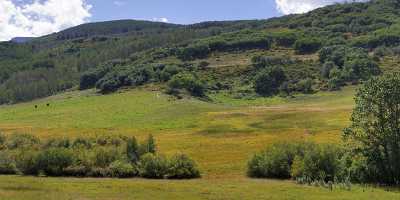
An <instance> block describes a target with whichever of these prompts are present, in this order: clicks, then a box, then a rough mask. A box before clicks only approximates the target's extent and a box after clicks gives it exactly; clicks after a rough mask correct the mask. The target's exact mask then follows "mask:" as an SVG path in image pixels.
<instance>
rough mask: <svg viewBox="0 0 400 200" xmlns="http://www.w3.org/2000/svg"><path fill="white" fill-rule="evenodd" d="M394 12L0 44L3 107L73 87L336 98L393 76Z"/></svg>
mask: <svg viewBox="0 0 400 200" xmlns="http://www.w3.org/2000/svg"><path fill="white" fill-rule="evenodd" d="M399 5H400V4H399V3H398V2H397V1H395V0H374V1H370V2H367V3H347V4H336V5H332V6H327V7H324V8H320V9H317V10H314V11H312V12H309V13H306V14H301V15H289V16H284V17H280V18H273V19H269V20H250V21H227V22H204V23H199V24H194V25H175V24H166V23H159V22H146V21H134V20H120V21H111V22H102V23H91V24H84V25H80V26H77V27H74V28H70V29H67V30H65V31H62V32H60V33H55V34H52V35H49V36H44V37H42V38H37V39H34V40H32V41H30V42H27V43H23V44H15V43H10V42H5V43H0V58H1V60H0V103H14V102H18V101H29V100H31V99H34V98H38V97H43V96H49V95H52V94H54V93H57V92H60V91H64V90H67V89H71V88H74V87H75V86H78V85H79V86H80V88H81V89H87V88H92V87H97V88H98V89H99V91H100V92H103V93H107V92H113V91H115V90H117V89H119V88H121V87H135V86H140V85H145V84H148V83H155V84H157V85H160V86H161V88H164V89H165V90H164V91H166V92H167V93H169V94H174V95H177V96H182V95H185V94H191V95H196V96H200V97H203V98H207V95H209V94H213V93H221V92H224V93H225V92H228V93H230V94H233V95H235V96H236V97H240V98H252V97H254V96H258V95H262V96H271V95H276V94H280V95H291V94H293V93H298V92H302V93H309V92H314V91H318V90H335V89H339V88H340V87H341V86H343V85H346V84H349V83H353V84H354V83H358V82H362V81H364V80H367V79H369V78H370V77H371V76H375V75H379V74H381V73H382V72H385V71H387V70H390V71H395V70H397V67H396V63H397V61H398V60H399V59H398V57H397V55H399V53H400V51H399V49H400V48H398V46H399V45H400V34H399V33H400V24H399V23H398V21H399V19H400V13H399V9H398V8H399Z"/></svg>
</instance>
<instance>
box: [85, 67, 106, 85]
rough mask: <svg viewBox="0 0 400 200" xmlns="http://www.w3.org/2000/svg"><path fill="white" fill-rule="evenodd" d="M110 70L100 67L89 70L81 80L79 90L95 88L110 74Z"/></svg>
mask: <svg viewBox="0 0 400 200" xmlns="http://www.w3.org/2000/svg"><path fill="white" fill-rule="evenodd" d="M109 71H110V68H107V67H100V68H96V69H91V70H88V71H87V72H85V73H83V74H82V75H81V77H80V80H79V89H80V90H86V89H90V88H94V87H95V86H96V83H97V81H99V80H100V79H101V78H103V77H104V76H105V75H106V74H107V73H108V72H109Z"/></svg>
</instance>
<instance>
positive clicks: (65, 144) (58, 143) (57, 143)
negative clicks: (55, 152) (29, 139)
mask: <svg viewBox="0 0 400 200" xmlns="http://www.w3.org/2000/svg"><path fill="white" fill-rule="evenodd" d="M70 146H71V141H70V140H69V139H67V138H61V139H50V140H48V141H47V142H46V143H45V144H44V148H69V147H70Z"/></svg>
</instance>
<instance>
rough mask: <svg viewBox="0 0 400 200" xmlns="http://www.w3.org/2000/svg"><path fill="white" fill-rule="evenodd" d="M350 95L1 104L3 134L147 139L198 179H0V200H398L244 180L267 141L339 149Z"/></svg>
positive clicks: (370, 192) (145, 94) (74, 98)
mask: <svg viewBox="0 0 400 200" xmlns="http://www.w3.org/2000/svg"><path fill="white" fill-rule="evenodd" d="M354 89H355V88H352V87H350V88H346V89H344V90H343V91H340V92H331V93H325V92H321V93H317V94H314V95H301V96H297V97H296V98H293V99H284V98H273V99H270V98H258V99H254V100H240V99H233V98H231V97H229V96H228V95H224V94H219V95H214V96H212V99H213V100H214V101H213V102H202V101H198V100H195V99H186V100H175V99H172V98H170V97H168V96H166V95H163V94H161V93H159V92H156V91H155V92H149V91H146V90H132V91H126V92H122V93H119V94H112V95H106V96H99V95H95V94H94V93H93V91H85V92H71V93H66V94H63V95H59V96H55V97H51V98H47V99H43V100H40V101H36V102H32V103H25V104H19V105H13V106H3V107H0V130H1V131H3V132H6V133H9V134H11V133H14V132H28V133H33V134H36V135H38V136H40V137H41V138H50V137H64V136H68V137H77V136H95V135H99V134H121V135H127V136H129V135H135V136H137V137H139V139H142V138H144V137H145V136H146V135H147V134H148V133H152V134H154V135H155V137H156V139H157V141H158V148H159V150H160V152H165V153H166V154H168V155H171V154H174V153H177V152H182V153H185V154H188V155H189V156H191V157H192V158H194V159H195V160H196V161H197V162H198V164H199V166H200V168H201V169H202V172H203V178H202V179H199V180H190V181H151V180H142V179H132V180H131V179H129V180H116V179H114V180H113V179H70V178H33V177H18V176H1V177H0V197H1V198H0V199H11V200H13V199H60V200H63V199H366V198H368V199H382V198H384V199H399V198H400V195H399V194H398V193H396V192H387V191H384V190H383V189H372V188H368V189H365V188H359V187H356V188H354V189H353V190H352V191H350V192H349V191H345V190H340V189H337V190H334V191H333V192H331V191H329V190H327V189H323V188H316V187H308V186H300V185H296V184H294V183H293V182H290V181H272V180H253V179H248V178H245V171H246V163H247V160H248V159H249V158H250V156H251V155H252V154H253V153H254V152H257V151H259V150H260V149H263V148H265V146H267V145H269V144H271V143H274V142H277V141H282V140H313V141H317V142H321V143H328V142H333V143H338V142H340V134H341V130H342V129H343V128H344V127H345V126H346V125H347V124H348V119H349V116H350V112H351V109H352V107H353V100H352V99H353V95H354ZM47 103H49V104H50V106H46V104H47ZM35 105H38V108H37V109H35ZM363 190H364V191H363ZM3 197H4V198H3ZM380 197H381V198H380Z"/></svg>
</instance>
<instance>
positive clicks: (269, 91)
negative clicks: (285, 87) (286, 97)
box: [254, 67, 286, 96]
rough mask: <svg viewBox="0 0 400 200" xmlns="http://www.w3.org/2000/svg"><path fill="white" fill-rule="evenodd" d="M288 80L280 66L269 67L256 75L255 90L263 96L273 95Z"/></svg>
mask: <svg viewBox="0 0 400 200" xmlns="http://www.w3.org/2000/svg"><path fill="white" fill-rule="evenodd" d="M285 80H286V75H285V72H284V71H283V70H282V68H280V67H271V68H267V69H265V70H263V71H261V72H259V74H258V75H257V76H256V78H255V82H254V87H255V91H256V92H257V93H258V94H260V95H263V96H271V95H274V94H276V93H277V92H278V91H279V87H280V86H281V85H282V83H284V82H285Z"/></svg>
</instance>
